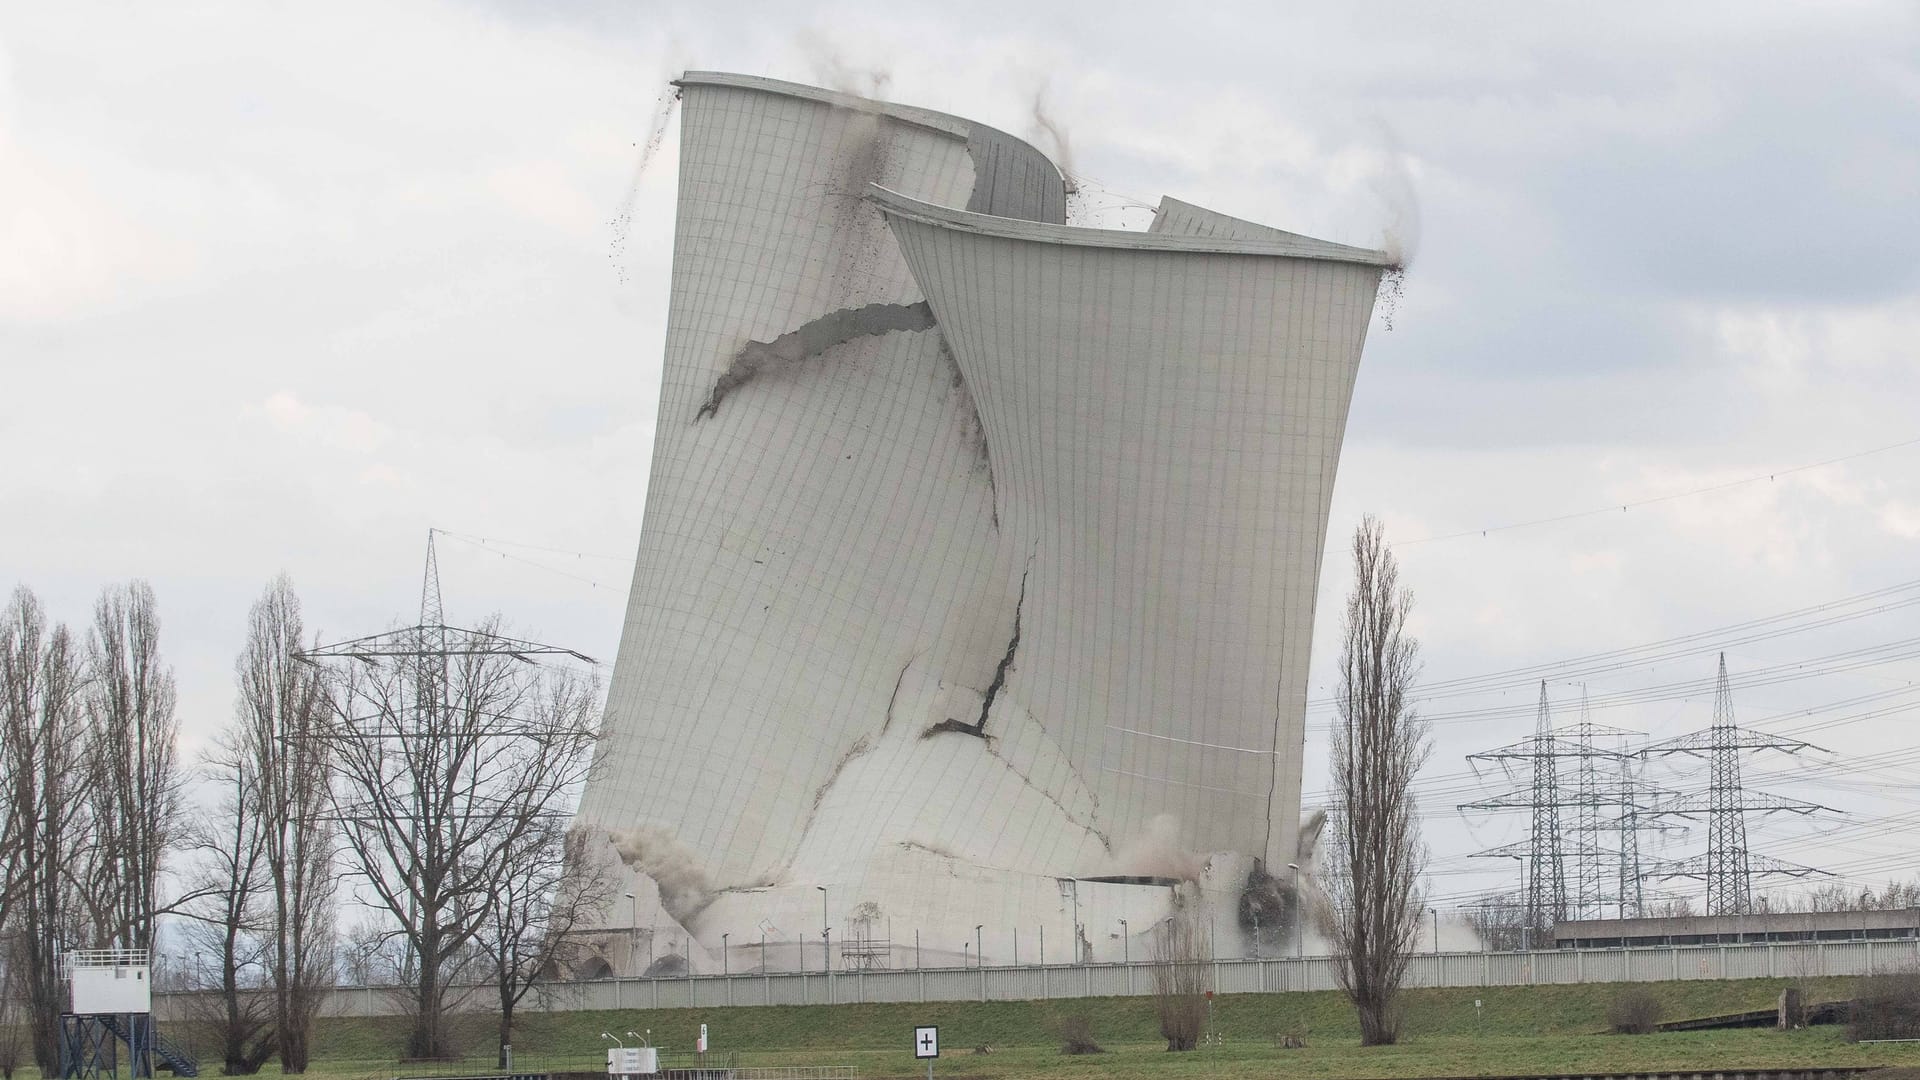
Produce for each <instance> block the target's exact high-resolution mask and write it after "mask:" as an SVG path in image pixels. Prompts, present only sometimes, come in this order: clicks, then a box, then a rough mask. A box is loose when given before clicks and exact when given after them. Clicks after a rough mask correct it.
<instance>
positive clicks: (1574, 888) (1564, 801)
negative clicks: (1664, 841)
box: [1459, 682, 1647, 944]
mask: <svg viewBox="0 0 1920 1080" xmlns="http://www.w3.org/2000/svg"><path fill="white" fill-rule="evenodd" d="M1638 734H1639V733H1638V732H1631V731H1625V730H1623V729H1620V728H1613V727H1607V726H1605V725H1601V724H1596V723H1594V722H1593V715H1592V710H1591V709H1590V708H1589V707H1588V705H1587V701H1586V689H1585V687H1582V688H1581V706H1580V718H1579V720H1578V721H1577V722H1576V723H1575V724H1573V725H1571V726H1569V727H1565V728H1559V729H1556V728H1555V727H1554V726H1553V719H1552V706H1551V703H1550V701H1549V698H1548V694H1547V688H1546V684H1545V683H1544V682H1543V683H1542V684H1541V686H1540V708H1539V712H1538V714H1537V720H1536V722H1535V725H1534V733H1533V735H1532V737H1530V738H1527V739H1523V740H1521V741H1519V742H1516V743H1512V744H1510V745H1507V746H1503V747H1500V748H1498V749H1495V750H1487V751H1483V752H1481V753H1477V754H1469V755H1468V756H1467V758H1468V761H1470V762H1491V763H1497V764H1499V765H1501V766H1502V767H1503V768H1507V769H1512V768H1516V767H1524V768H1525V769H1526V770H1527V772H1528V775H1529V777H1530V782H1529V785H1528V786H1527V787H1526V788H1521V789H1516V790H1514V791H1511V792H1508V793H1506V794H1504V795H1498V796H1495V797H1493V798H1491V799H1481V800H1477V801H1474V802H1469V803H1463V804H1461V805H1460V806H1459V809H1460V810H1463V811H1465V810H1526V811H1527V812H1528V814H1529V823H1528V824H1529V828H1528V836H1527V839H1526V840H1523V841H1520V842H1518V843H1514V844H1506V845H1502V846H1500V847H1496V848H1490V849H1488V850H1485V851H1481V852H1478V853H1476V855H1475V857H1476V858H1510V859H1518V860H1520V861H1521V862H1522V863H1523V872H1522V885H1521V895H1522V906H1523V908H1524V911H1525V918H1526V921H1527V926H1528V930H1529V933H1530V935H1531V936H1532V937H1533V939H1534V942H1535V943H1536V944H1545V943H1546V942H1547V941H1548V940H1550V936H1551V935H1550V931H1551V930H1552V927H1553V925H1554V924H1555V923H1556V922H1558V921H1559V920H1562V919H1566V918H1576V919H1600V918H1605V917H1606V916H1607V914H1608V913H1609V910H1617V911H1619V912H1621V913H1625V912H1626V911H1628V910H1629V909H1631V910H1633V911H1635V912H1637V911H1638V910H1639V908H1640V898H1641V892H1640V879H1641V876H1642V870H1641V866H1640V853H1639V841H1638V835H1637V834H1638V833H1639V832H1641V831H1643V830H1644V829H1645V828H1646V825H1645V823H1644V821H1643V820H1642V817H1641V815H1642V814H1643V813H1644V810H1645V808H1644V806H1643V804H1642V800H1643V798H1645V796H1646V795H1647V792H1646V791H1645V789H1644V788H1643V786H1642V785H1641V784H1640V782H1639V780H1638V778H1637V776H1636V774H1635V767H1636V765H1637V764H1638V758H1637V757H1636V756H1635V754H1636V752H1635V751H1633V750H1630V749H1627V748H1626V746H1625V745H1624V742H1625V740H1627V739H1629V738H1631V737H1634V736H1637V735H1638ZM1608 740H1617V741H1619V742H1621V743H1622V745H1620V746H1619V747H1618V748H1613V747H1609V746H1608V745H1606V743H1607V741H1608ZM1607 833H1617V834H1618V841H1617V842H1609V841H1607V840H1606V839H1605V834H1607ZM1616 878H1617V887H1616Z"/></svg>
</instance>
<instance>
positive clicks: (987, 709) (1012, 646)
mask: <svg viewBox="0 0 1920 1080" xmlns="http://www.w3.org/2000/svg"><path fill="white" fill-rule="evenodd" d="M1032 573H1033V560H1031V559H1029V560H1027V568H1026V569H1025V570H1023V571H1021V573H1020V599H1019V600H1017V601H1015V602H1014V605H1013V636H1012V637H1010V638H1008V639H1007V654H1006V655H1005V656H1002V657H1001V658H1000V666H999V667H996V668H994V669H993V681H992V682H990V683H988V684H987V692H986V694H985V695H984V696H983V697H982V698H981V700H980V719H979V720H978V721H977V722H975V724H974V725H973V726H974V728H975V730H976V732H978V733H984V732H985V731H986V730H987V715H988V714H989V713H991V712H993V699H994V698H997V697H999V696H1000V691H1002V690H1004V689H1006V686H1007V672H1009V671H1012V670H1013V656H1014V654H1015V653H1017V652H1019V651H1020V616H1021V615H1023V614H1024V613H1025V612H1026V607H1027V576H1028V575H1029V574H1032Z"/></svg>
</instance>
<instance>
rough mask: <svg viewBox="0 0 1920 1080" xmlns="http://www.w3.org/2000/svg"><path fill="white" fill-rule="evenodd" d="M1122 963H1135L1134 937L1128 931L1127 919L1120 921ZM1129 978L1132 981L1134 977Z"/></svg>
mask: <svg viewBox="0 0 1920 1080" xmlns="http://www.w3.org/2000/svg"><path fill="white" fill-rule="evenodd" d="M1120 962H1121V963H1123V964H1131V963H1133V937H1132V936H1131V934H1130V932H1129V931H1128V930H1127V920H1125V919H1121V920H1120ZM1127 977H1128V978H1129V979H1131V978H1132V977H1133V976H1131V975H1129V976H1127Z"/></svg>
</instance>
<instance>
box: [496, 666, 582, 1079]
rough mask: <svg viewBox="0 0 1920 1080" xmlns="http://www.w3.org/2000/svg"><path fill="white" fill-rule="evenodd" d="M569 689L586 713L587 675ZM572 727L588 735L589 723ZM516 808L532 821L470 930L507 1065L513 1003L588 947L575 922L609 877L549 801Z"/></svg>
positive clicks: (572, 706) (502, 1061) (577, 706)
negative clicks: (496, 1010) (494, 996)
mask: <svg viewBox="0 0 1920 1080" xmlns="http://www.w3.org/2000/svg"><path fill="white" fill-rule="evenodd" d="M572 689H573V690H574V691H576V692H578V693H580V694H582V695H583V696H582V697H581V698H580V700H579V701H577V702H575V703H569V704H567V705H566V706H565V707H566V708H569V709H579V710H584V712H585V715H583V716H582V717H581V720H582V721H585V720H586V719H587V717H588V716H590V715H591V714H592V711H593V709H594V705H595V702H596V700H597V698H598V696H599V695H598V694H597V693H596V692H595V691H594V690H593V689H592V686H591V684H590V683H584V682H583V683H582V684H579V685H576V686H575V687H573V688H572ZM574 728H575V730H576V731H581V732H586V733H588V737H589V738H590V737H591V735H590V733H591V730H592V729H591V726H590V724H589V723H586V722H581V723H577V724H575V725H574ZM573 752H579V753H587V752H590V751H588V750H585V749H582V750H577V751H573ZM519 812H521V813H532V814H534V816H535V819H536V820H534V821H532V822H530V823H529V827H528V828H527V830H526V839H525V843H524V844H523V845H522V847H521V850H520V852H519V853H518V854H517V855H510V856H509V857H508V858H507V859H505V860H504V861H503V863H502V865H501V870H500V875H499V877H498V878H497V879H496V880H495V881H494V883H493V884H492V885H491V886H490V887H489V889H488V890H487V893H486V897H485V912H484V916H483V918H482V919H481V923H480V929H479V932H478V933H477V934H476V935H475V938H474V942H475V944H476V945H477V946H478V947H479V949H480V952H481V953H482V954H484V955H485V956H486V958H487V965H488V967H489V969H490V973H491V976H492V981H493V983H494V987H495V989H496V991H497V992H498V994H499V1005H500V1028H499V1036H500V1038H499V1045H500V1058H499V1064H500V1067H501V1068H503V1069H504V1068H506V1067H507V1065H508V1062H507V1059H506V1047H507V1046H509V1045H510V1044H511V1043H512V1042H513V1014H514V1009H515V1008H516V1007H517V1006H518V1005H519V1004H520V1000H521V999H522V998H524V997H526V995H527V992H528V991H529V990H532V989H533V987H534V986H535V985H536V984H538V983H539V982H541V981H542V980H544V979H546V978H548V977H549V976H550V975H551V974H552V973H553V972H554V971H557V970H559V969H562V968H566V967H570V966H571V964H570V961H571V960H572V959H573V954H574V953H577V952H581V951H583V950H584V948H585V945H584V943H583V942H581V940H580V939H579V937H578V936H576V935H575V934H574V932H573V931H574V929H575V928H576V927H578V926H579V925H580V924H581V922H582V921H583V920H584V919H586V918H587V917H588V916H590V915H592V914H594V913H596V912H598V911H600V910H601V909H602V908H603V907H605V906H606V904H607V901H608V900H610V899H611V898H612V895H613V878H612V877H611V875H610V874H608V872H607V871H606V869H605V867H604V865H603V864H602V863H601V862H600V861H598V860H596V859H593V858H591V857H589V853H588V848H587V842H588V834H587V833H586V832H583V831H579V830H569V829H568V828H567V827H566V822H565V820H564V819H562V818H560V817H559V816H557V815H555V814H554V813H552V808H551V807H542V808H537V809H536V808H533V807H527V806H522V807H521V808H520V811H519Z"/></svg>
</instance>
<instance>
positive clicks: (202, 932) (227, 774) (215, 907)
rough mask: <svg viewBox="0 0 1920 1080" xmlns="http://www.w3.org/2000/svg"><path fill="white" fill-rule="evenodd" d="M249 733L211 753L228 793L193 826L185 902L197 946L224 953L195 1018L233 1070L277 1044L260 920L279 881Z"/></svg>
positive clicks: (214, 771)
mask: <svg viewBox="0 0 1920 1080" xmlns="http://www.w3.org/2000/svg"><path fill="white" fill-rule="evenodd" d="M243 716H244V713H243ZM238 726H239V725H236V727H238ZM243 734H244V733H243V732H242V731H238V730H229V732H228V733H227V735H226V736H225V737H224V738H223V739H221V740H220V742H219V743H218V744H217V745H216V746H215V748H214V749H213V750H212V751H211V752H210V753H209V754H208V755H207V760H206V762H205V765H204V770H205V772H206V774H207V777H208V779H209V780H211V781H212V782H213V783H214V784H215V785H217V787H218V789H219V791H220V792H221V796H220V801H219V803H218V804H217V806H216V807H215V809H214V812H213V813H212V814H211V815H209V816H208V817H206V818H203V819H201V820H200V821H198V822H197V823H195V824H194V825H193V826H192V827H191V828H190V829H189V830H188V838H189V841H190V844H191V847H192V849H193V851H194V852H195V853H196V854H197V855H198V856H199V861H198V865H197V867H196V871H197V872H196V874H195V877H194V887H193V893H194V900H193V902H191V903H189V904H187V905H185V907H184V908H183V910H182V914H184V915H185V916H186V917H188V918H190V919H193V920H194V923H193V925H192V926H191V928H190V929H189V930H188V931H187V934H188V937H189V938H190V939H191V940H192V942H193V944H194V946H195V947H196V951H198V952H205V953H211V954H212V955H213V956H215V957H216V958H217V960H216V966H217V973H216V975H217V978H218V984H219V985H218V988H217V989H218V992H217V993H216V994H214V995H211V996H206V995H194V996H193V998H192V1001H193V1002H194V1004H195V1012H196V1015H195V1017H194V1019H195V1020H196V1021H197V1022H198V1023H199V1024H200V1025H201V1026H202V1027H203V1028H204V1029H206V1030H207V1031H208V1032H209V1033H210V1034H211V1035H212V1037H213V1040H214V1041H215V1042H216V1043H218V1044H219V1046H220V1053H221V1058H222V1060H223V1062H224V1063H225V1072H226V1074H227V1075H228V1076H249V1075H252V1074H253V1073H256V1072H259V1071H260V1066H261V1065H263V1064H264V1063H265V1062H266V1060H267V1058H269V1057H271V1056H272V1055H273V1052H274V1049H275V1047H276V1045H277V1032H276V1030H275V1028H274V1023H273V1017H274V1012H275V1009H274V1005H275V997H274V995H272V994H271V993H261V992H259V991H260V989H261V984H262V983H263V982H270V980H268V979H265V978H263V974H264V973H265V971H266V970H267V969H268V968H269V966H270V965H269V963H268V961H269V959H270V957H271V955H272V950H270V949H269V947H268V945H267V943H266V940H265V936H264V935H263V934H262V933H261V927H262V925H263V924H271V922H272V913H271V910H269V909H270V908H271V899H272V882H271V877H270V875H269V871H268V867H267V865H266V837H265V835H264V833H263V831H262V828H261V815H260V813H259V806H260V798H259V794H258V792H257V791H255V790H254V782H253V774H251V773H249V772H248V766H249V765H250V764H251V760H250V757H249V755H247V754H246V753H245V752H244V751H243V749H242V746H243V743H244V740H243V737H242V736H243Z"/></svg>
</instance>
